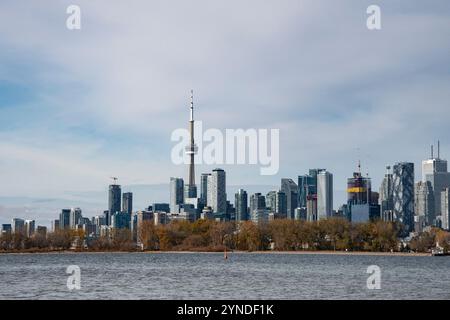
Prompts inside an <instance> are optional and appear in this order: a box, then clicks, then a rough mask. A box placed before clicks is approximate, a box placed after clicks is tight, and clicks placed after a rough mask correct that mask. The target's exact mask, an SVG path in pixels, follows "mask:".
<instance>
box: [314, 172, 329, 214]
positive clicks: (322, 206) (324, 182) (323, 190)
mask: <svg viewBox="0 0 450 320" xmlns="http://www.w3.org/2000/svg"><path fill="white" fill-rule="evenodd" d="M332 214H333V175H332V174H331V173H330V172H328V171H325V170H323V171H320V172H319V173H318V174H317V219H318V220H321V219H327V218H329V217H331V216H332Z"/></svg>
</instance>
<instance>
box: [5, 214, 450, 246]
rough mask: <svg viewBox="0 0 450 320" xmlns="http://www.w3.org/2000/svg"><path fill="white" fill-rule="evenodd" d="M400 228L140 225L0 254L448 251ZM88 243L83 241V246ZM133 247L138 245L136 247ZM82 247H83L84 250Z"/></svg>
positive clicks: (449, 236)
mask: <svg viewBox="0 0 450 320" xmlns="http://www.w3.org/2000/svg"><path fill="white" fill-rule="evenodd" d="M401 232H402V226H401V225H400V224H397V223H392V222H383V221H375V222H367V223H351V222H349V221H347V220H345V219H342V218H331V219H326V220H321V221H318V222H306V221H293V220H285V219H282V220H273V221H270V222H268V223H261V224H255V223H253V222H251V221H245V222H241V223H235V222H217V221H213V220H197V221H195V222H193V223H190V222H187V221H173V222H171V223H169V224H167V225H158V226H155V225H154V224H153V221H144V222H143V223H142V225H141V226H140V228H139V230H137V233H136V236H135V239H133V238H134V237H133V234H132V232H131V231H130V230H128V229H119V230H114V231H113V233H112V234H111V235H110V236H102V237H98V238H95V239H88V238H87V237H86V235H85V234H84V233H83V232H82V231H74V230H58V231H56V232H53V233H49V234H48V235H47V236H43V235H38V234H36V235H35V236H33V237H30V238H27V237H25V236H23V235H21V234H4V235H2V236H1V237H0V250H2V251H9V252H15V251H18V252H23V251H57V250H68V249H71V248H72V249H75V250H78V251H83V250H88V251H136V250H144V251H153V250H159V251H223V250H225V249H228V250H241V251H265V250H277V251H299V250H304V251H307V250H337V251H368V252H391V251H395V252H397V251H410V250H412V251H415V252H429V251H430V250H431V248H432V247H434V246H435V245H436V242H439V244H440V246H442V247H443V248H444V250H445V251H446V252H450V233H449V232H445V231H443V230H440V229H430V231H428V232H423V233H421V234H420V235H418V236H416V237H414V238H413V239H411V241H410V242H409V243H408V244H405V243H403V242H402V241H401V240H400V238H399V235H400V234H401ZM85 240H86V241H87V242H86V241H85ZM136 242H137V243H139V244H140V246H139V247H138V246H137V245H136ZM85 243H87V244H88V245H87V246H85Z"/></svg>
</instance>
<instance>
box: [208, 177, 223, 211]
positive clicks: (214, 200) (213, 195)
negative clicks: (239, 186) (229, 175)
mask: <svg viewBox="0 0 450 320" xmlns="http://www.w3.org/2000/svg"><path fill="white" fill-rule="evenodd" d="M207 188H208V196H207V205H208V206H209V207H211V208H212V210H213V212H214V213H218V214H226V211H227V194H226V175H225V171H224V170H223V169H214V170H213V171H212V173H211V175H210V176H208V186H207Z"/></svg>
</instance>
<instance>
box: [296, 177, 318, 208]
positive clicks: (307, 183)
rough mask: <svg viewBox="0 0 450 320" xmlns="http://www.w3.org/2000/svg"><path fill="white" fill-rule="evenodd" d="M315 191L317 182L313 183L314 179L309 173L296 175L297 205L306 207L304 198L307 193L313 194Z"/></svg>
mask: <svg viewBox="0 0 450 320" xmlns="http://www.w3.org/2000/svg"><path fill="white" fill-rule="evenodd" d="M316 191H317V184H314V179H313V177H311V176H310V175H303V176H298V206H299V207H300V208H306V199H307V197H308V196H309V195H311V194H315V193H314V192H316Z"/></svg>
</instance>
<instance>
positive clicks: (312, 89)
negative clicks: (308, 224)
mask: <svg viewBox="0 0 450 320" xmlns="http://www.w3.org/2000/svg"><path fill="white" fill-rule="evenodd" d="M71 4H77V5H78V6H80V8H81V29H80V30H68V29H67V28H66V19H67V18H68V14H67V13H66V9H67V7H68V6H69V5H71ZM372 4H376V5H378V6H379V7H380V9H381V30H368V28H367V26H366V20H367V18H368V14H367V13H366V9H367V7H368V6H369V5H372ZM449 39H450V2H448V1H447V0H442V1H439V0H432V1H427V2H424V1H396V0H389V1H383V0H371V1H364V0H352V1H350V0H342V1H325V0H311V1H307V0H296V1H290V0H281V1H264V2H263V1H256V0H249V1H245V2H243V1H237V0H227V1H218V0H213V1H211V0H194V1H189V2H188V1H153V0H151V1H138V0H133V1H107V0H96V1H92V0H76V1H74V0H71V1H50V0H42V1H33V2H30V1H25V0H3V1H1V3H0V179H1V181H2V183H0V222H3V223H5V222H7V221H9V220H10V219H11V217H12V216H22V217H24V218H26V215H27V214H28V213H27V212H28V211H27V210H30V208H29V203H27V206H28V207H26V206H25V203H23V206H22V205H21V201H25V200H23V199H35V200H33V201H34V202H33V208H32V209H36V208H38V209H39V202H36V199H41V200H42V199H56V198H57V199H67V205H66V206H72V205H76V204H77V203H80V206H82V205H84V204H85V205H86V206H88V205H87V204H86V202H89V199H88V198H89V197H90V196H88V194H89V192H92V193H99V192H100V193H101V194H104V196H103V197H104V208H105V209H106V206H107V203H106V189H107V185H108V184H109V183H110V181H111V180H110V177H111V176H116V177H119V183H121V184H122V185H125V186H138V185H165V184H167V183H168V181H169V178H170V177H171V176H181V177H185V178H187V168H186V166H183V165H175V164H173V163H172V161H171V158H170V153H171V149H172V147H173V146H174V144H175V143H174V142H172V141H171V140H170V137H171V133H172V132H173V131H174V130H176V129H178V128H184V127H187V124H188V123H187V122H188V119H189V96H190V90H191V89H193V90H194V95H195V108H196V111H195V116H196V119H198V120H201V121H202V122H203V126H204V127H206V128H217V129H219V130H225V129H238V128H243V129H249V128H255V129H260V128H261V129H271V128H273V129H279V130H280V170H279V172H278V174H276V175H273V176H263V175H261V174H260V171H259V168H260V167H259V166H258V165H231V166H223V168H224V169H225V170H226V172H227V183H228V184H229V185H233V186H236V188H237V187H238V186H240V185H249V184H250V185H264V186H267V185H270V186H277V185H279V184H280V179H281V178H282V177H291V178H293V179H296V177H297V176H298V175H300V174H304V173H306V172H307V171H308V169H309V168H326V169H328V171H330V172H331V173H333V175H334V189H335V190H336V193H337V194H338V196H335V201H334V206H335V207H338V206H339V205H340V204H341V203H342V202H343V201H345V193H343V192H342V191H343V190H345V188H346V179H347V178H348V177H350V176H351V175H352V173H353V172H354V171H355V170H356V165H357V162H358V160H359V159H360V160H361V163H362V169H363V171H364V173H369V176H370V177H371V178H372V180H373V185H374V188H375V189H378V187H379V185H380V183H381V180H382V178H383V175H384V172H385V166H386V165H392V164H393V163H395V162H398V161H410V162H414V163H415V165H416V169H415V171H416V172H415V173H416V177H417V179H419V177H420V174H421V172H420V163H421V161H422V160H423V159H425V158H427V157H429V153H430V151H429V149H430V145H431V144H432V143H435V144H436V143H437V140H438V139H440V141H441V156H442V157H443V158H448V157H449V156H450V135H449V133H450V126H449V119H450V105H449V101H450V68H449V63H450V41H449ZM214 167H215V166H205V165H203V166H197V168H196V170H197V173H198V175H197V180H199V173H200V172H207V171H210V170H211V169H213V168H214ZM130 188H131V187H130ZM69 195H70V196H69ZM228 197H229V199H232V196H230V195H228ZM150 198H152V195H151V194H149V199H150ZM14 199H15V200H14ZM102 199H103V198H102ZM69 200H70V201H69ZM152 200H153V201H158V200H159V199H152ZM96 201H97V200H96ZM141 201H142V200H141ZM160 201H168V190H167V198H165V199H160ZM2 202H3V203H2ZM96 203H97V206H98V201H97V202H96ZM57 205H58V206H60V205H61V206H63V205H64V203H60V202H58V204H57ZM96 208H97V207H96ZM41 209H42V208H41ZM52 210H56V206H55V207H54V208H52ZM39 212H40V214H41V212H43V211H42V210H41V211H39ZM42 214H43V215H45V217H43V219H44V218H45V219H49V217H50V216H55V215H56V214H57V213H56V211H55V212H46V211H45V210H44V213H42Z"/></svg>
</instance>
